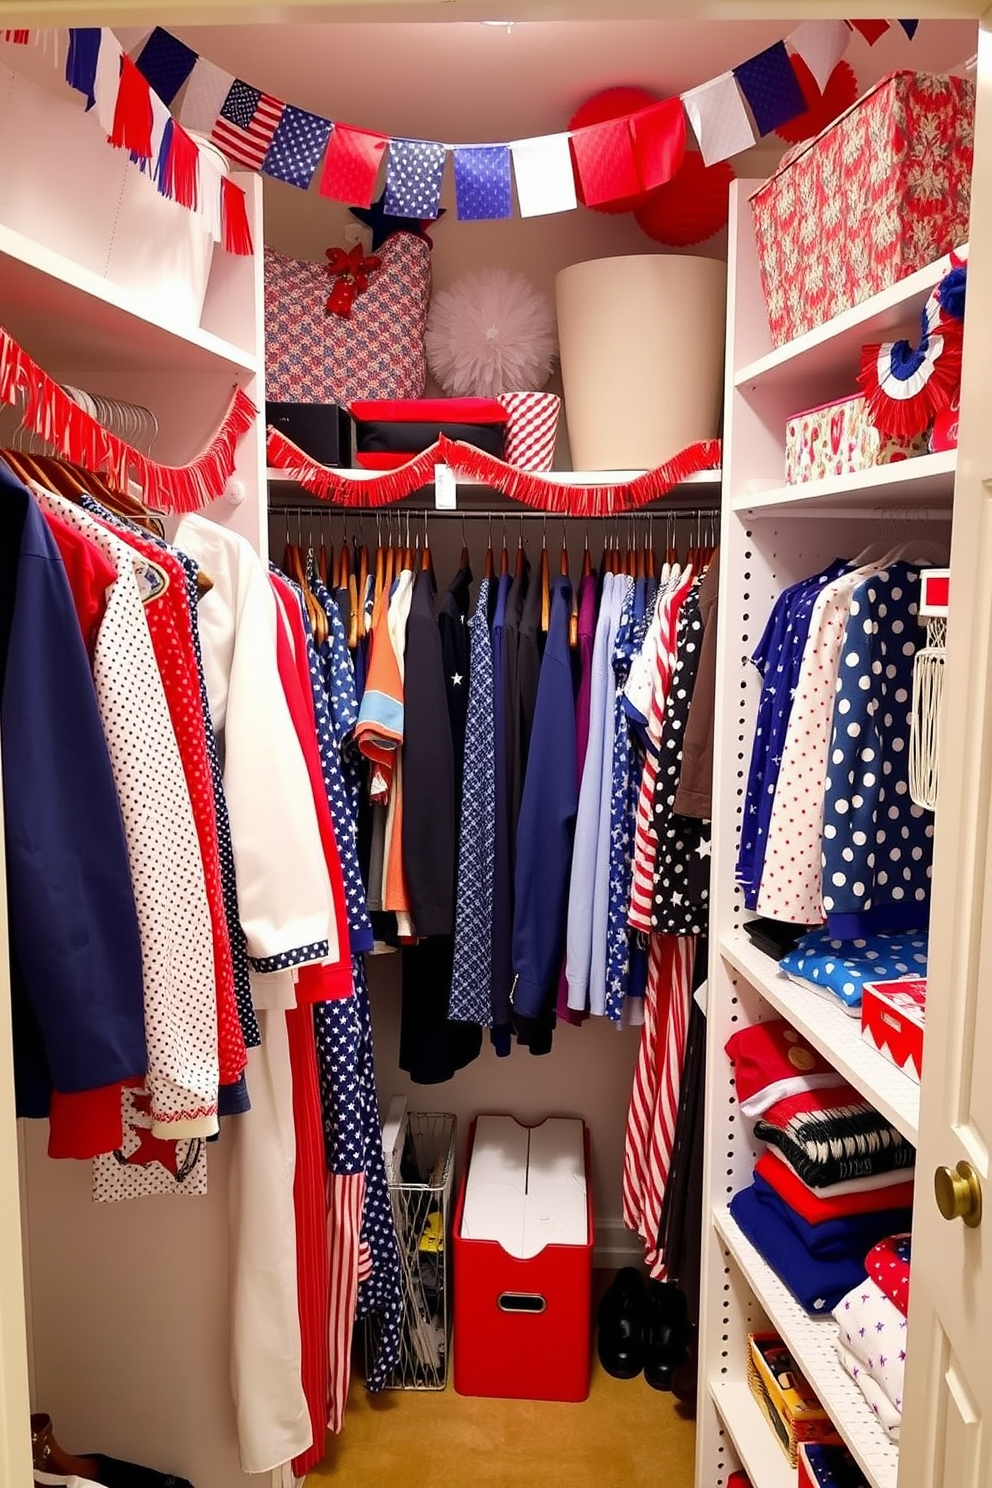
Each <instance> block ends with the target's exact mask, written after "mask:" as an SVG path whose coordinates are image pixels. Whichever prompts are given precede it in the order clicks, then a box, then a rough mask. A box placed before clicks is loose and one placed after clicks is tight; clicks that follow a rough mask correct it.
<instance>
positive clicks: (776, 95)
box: [734, 41, 806, 135]
mask: <svg viewBox="0 0 992 1488" xmlns="http://www.w3.org/2000/svg"><path fill="white" fill-rule="evenodd" d="M734 77H735V78H736V79H737V83H738V86H739V87H740V90H741V92H742V93H743V94H744V97H745V98H746V99H747V101H748V103H749V104H750V105H751V112H752V114H753V115H754V122H755V124H756V125H757V129H758V133H759V135H766V134H770V133H771V132H772V130H773V129H777V128H778V126H779V125H780V124H788V122H789V120H790V119H794V118H795V117H796V115H797V114H804V113H805V112H806V99H805V98H804V97H803V90H802V88H800V86H799V83H798V81H797V79H796V74H795V73H794V72H793V70H792V63H791V62H790V61H789V54H788V52H787V51H786V50H785V43H784V42H782V41H776V42H775V43H774V45H773V46H770V47H766V48H765V50H764V51H763V52H758V54H757V56H755V57H749V58H748V60H747V61H746V62H742V63H741V65H740V67H735V68H734Z"/></svg>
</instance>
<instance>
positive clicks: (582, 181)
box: [572, 118, 642, 207]
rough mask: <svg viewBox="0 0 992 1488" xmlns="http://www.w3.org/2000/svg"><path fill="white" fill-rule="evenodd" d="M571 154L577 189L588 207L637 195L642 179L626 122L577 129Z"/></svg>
mask: <svg viewBox="0 0 992 1488" xmlns="http://www.w3.org/2000/svg"><path fill="white" fill-rule="evenodd" d="M572 154H573V156H574V158H575V168H576V171H577V172H578V177H579V190H580V192H581V195H582V200H583V202H584V203H585V205H586V206H587V207H597V206H601V205H602V204H603V203H604V202H611V201H617V200H618V199H619V198H620V197H624V196H639V195H640V193H641V189H642V188H641V180H640V176H639V175H638V173H637V161H636V160H635V159H634V141H633V138H632V135H631V131H630V122H629V120H628V119H626V118H624V119H609V120H607V121H606V122H605V123H603V124H590V125H589V126H588V128H586V129H576V130H575V132H574V133H573V135H572Z"/></svg>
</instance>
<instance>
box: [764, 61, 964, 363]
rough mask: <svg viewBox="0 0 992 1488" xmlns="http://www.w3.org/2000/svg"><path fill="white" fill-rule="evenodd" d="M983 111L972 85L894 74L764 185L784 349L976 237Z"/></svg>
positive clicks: (767, 254)
mask: <svg viewBox="0 0 992 1488" xmlns="http://www.w3.org/2000/svg"><path fill="white" fill-rule="evenodd" d="M974 112H975V89H974V84H973V83H972V82H970V81H969V80H968V79H966V78H957V77H939V76H936V75H934V74H932V73H913V72H895V73H892V74H891V75H890V76H889V77H887V78H884V79H883V80H882V81H881V82H880V83H877V84H876V85H875V87H873V88H871V89H869V91H868V92H867V93H866V94H865V95H864V97H862V98H861V99H859V101H858V102H857V103H855V104H853V105H852V107H851V108H849V109H848V110H847V112H846V113H843V114H841V115H840V117H839V118H837V119H835V120H834V122H833V123H832V124H830V125H828V126H827V128H826V129H824V130H823V131H822V132H821V133H820V134H818V135H817V136H816V138H815V139H813V140H807V141H806V142H805V143H804V144H802V145H798V146H797V147H796V148H795V150H793V151H791V152H790V153H789V154H788V155H787V156H786V157H785V160H784V161H783V163H782V165H781V166H780V167H779V169H778V171H777V172H776V173H775V175H773V176H772V177H771V179H770V180H768V181H766V182H765V183H764V185H763V186H761V187H759V189H758V190H757V191H756V192H755V193H754V195H753V196H752V198H751V206H752V210H753V213H754V231H755V238H756V240H757V245H758V259H759V263H760V267H761V280H762V286H763V289H764V294H765V303H766V305H767V308H768V324H769V328H770V330H771V338H772V344H773V346H781V345H782V344H783V343H784V342H786V341H791V340H792V339H793V338H794V337H796V336H801V335H803V334H804V332H806V331H810V330H812V329H813V327H814V326H818V325H822V324H823V322H824V321H827V320H830V319H832V317H833V316H835V315H839V314H840V312H841V311H842V310H847V309H850V308H851V306H853V305H857V304H860V303H861V301H862V300H866V299H868V298H869V297H870V296H871V295H873V294H877V293H878V292H879V291H880V290H883V289H887V288H888V286H889V285H891V284H895V283H896V282H897V281H898V280H900V279H903V278H905V277H906V275H907V274H912V273H915V272H916V270H917V269H922V268H924V267H925V266H926V265H927V264H929V263H933V262H934V260H936V259H938V258H940V257H941V256H942V255H943V254H945V253H947V252H949V251H950V250H951V249H952V248H956V247H959V246H960V245H961V244H962V243H964V242H966V241H967V238H968V216H969V208H970V203H971V167H972V154H973V135H974Z"/></svg>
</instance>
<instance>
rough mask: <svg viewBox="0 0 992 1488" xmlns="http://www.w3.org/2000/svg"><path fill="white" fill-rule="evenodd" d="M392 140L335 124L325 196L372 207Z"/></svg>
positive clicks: (324, 176)
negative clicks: (383, 163) (387, 147)
mask: <svg viewBox="0 0 992 1488" xmlns="http://www.w3.org/2000/svg"><path fill="white" fill-rule="evenodd" d="M388 143H389V140H388V139H387V138H386V136H385V135H384V134H373V133H371V132H370V131H369V130H368V129H355V128H353V126H352V125H351V124H335V125H334V127H333V129H332V131H331V137H330V139H329V141H328V143H327V154H326V155H325V156H324V171H323V174H322V176H321V178H320V194H321V196H327V197H330V199H331V200H332V201H339V202H347V203H348V205H349V206H352V207H370V206H371V205H372V197H373V195H374V194H375V183H376V178H377V176H378V174H379V166H380V164H381V162H382V157H383V155H385V153H386V146H387V145H388Z"/></svg>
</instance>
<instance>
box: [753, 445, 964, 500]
mask: <svg viewBox="0 0 992 1488" xmlns="http://www.w3.org/2000/svg"><path fill="white" fill-rule="evenodd" d="M956 471H957V450H942V451H940V453H938V454H934V455H917V456H916V457H915V458H914V459H911V460H900V461H898V462H897V463H893V464H891V465H875V466H873V467H872V468H871V469H870V470H857V471H854V472H853V473H852V474H850V475H829V476H825V477H824V478H823V479H822V480H815V481H807V482H805V483H804V484H802V485H776V484H774V483H772V482H770V481H753V482H748V489H747V490H745V492H744V493H743V495H736V496H734V497H733V498H732V500H731V503H730V505H731V510H732V511H739V512H748V513H750V514H753V515H760V514H767V515H769V516H779V515H780V514H785V513H788V512H799V511H804V510H809V509H810V508H814V509H815V508H816V507H818V506H828V505H832V504H833V503H835V502H844V503H847V504H849V505H850V506H851V507H854V508H864V510H865V514H866V515H870V514H872V513H873V512H874V511H875V509H876V508H878V507H880V506H883V505H884V506H886V507H891V506H892V505H895V506H903V507H905V508H906V509H907V510H908V509H909V508H914V509H915V508H924V507H929V506H940V507H943V506H946V507H947V508H948V510H949V509H950V506H951V502H952V501H953V499H954V477H955V473H956Z"/></svg>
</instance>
